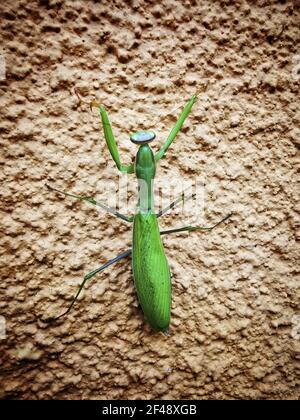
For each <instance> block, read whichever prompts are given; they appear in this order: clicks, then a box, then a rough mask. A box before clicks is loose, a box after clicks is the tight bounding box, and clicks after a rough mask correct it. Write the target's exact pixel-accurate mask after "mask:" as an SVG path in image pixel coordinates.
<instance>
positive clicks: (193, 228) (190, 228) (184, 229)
mask: <svg viewBox="0 0 300 420" xmlns="http://www.w3.org/2000/svg"><path fill="white" fill-rule="evenodd" d="M231 216H232V213H231V214H228V215H227V216H226V217H224V218H223V219H222V220H220V221H219V222H218V223H216V224H215V225H213V226H208V227H206V226H184V227H181V228H175V229H168V230H162V231H161V232H160V234H161V235H166V234H168V233H177V232H194V231H197V230H202V231H207V230H212V229H214V228H215V227H217V226H219V225H220V224H221V223H223V222H225V221H226V220H227V219H229V217H231Z"/></svg>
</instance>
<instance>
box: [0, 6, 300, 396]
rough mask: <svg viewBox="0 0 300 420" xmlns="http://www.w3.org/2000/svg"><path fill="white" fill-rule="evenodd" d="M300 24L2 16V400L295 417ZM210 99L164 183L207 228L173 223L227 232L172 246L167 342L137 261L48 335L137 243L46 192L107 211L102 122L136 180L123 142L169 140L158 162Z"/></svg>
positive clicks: (272, 15) (299, 355)
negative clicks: (188, 191)
mask: <svg viewBox="0 0 300 420" xmlns="http://www.w3.org/2000/svg"><path fill="white" fill-rule="evenodd" d="M298 6H299V3H298V2H297V1H281V2H276V1H257V2H246V1H234V2H231V1H230V2H229V1H223V2H220V1H208V0H205V1H201V2H200V1H193V0H190V1H171V0H167V1H162V2H156V1H145V2H143V1H136V0H133V1H129V2H120V1H115V2H110V1H98V2H96V1H46V0H45V1H14V0H10V1H7V2H1V5H0V13H1V24H0V26H1V33H0V37H1V48H2V49H1V62H0V64H1V69H0V70H1V71H2V73H1V80H0V92H1V98H0V101H1V123H0V132H1V156H0V158H1V164H2V170H1V175H0V176H1V190H0V194H1V286H0V287H1V303H0V304H1V309H0V315H1V316H2V318H1V325H2V327H1V328H2V330H1V334H2V335H1V340H0V352H1V367H0V375H1V381H0V390H1V391H0V393H1V396H2V398H21V399H29V398H34V399H43V398H44V399H48V398H63V399H82V398H87V399H97V398H101V399H107V398H114V399H116V398H121V399H131V398H133V399H140V398H154V399H167V398H170V399H196V398H204V399H211V398H223V399H230V398H233V399H241V398H251V399H257V398H263V399H273V398H276V399H287V398H299V359H300V308H299V244H298V243H297V242H296V241H297V235H298V239H299V183H298V189H297V182H298V181H299V175H298V174H297V167H298V168H299V137H300V130H299V122H300V110H299V82H300V74H299V72H300V47H299V26H300V25H299V24H300V19H299V8H298ZM74 88H76V89H77V92H78V93H79V94H80V96H81V98H82V100H81V101H80V100H79V98H78V96H77V95H76V94H75V93H74ZM196 92H197V93H198V97H199V99H198V101H197V103H196V104H195V105H194V108H193V111H192V112H191V115H190V117H189V118H188V120H187V121H186V124H185V126H184V129H183V130H182V132H181V133H180V134H179V135H178V137H177V138H176V140H175V141H174V143H173V145H172V146H171V148H170V149H169V151H168V153H167V156H166V158H165V159H163V160H162V161H161V163H160V165H159V168H158V171H157V179H158V180H159V182H160V183H161V185H162V190H163V189H164V188H167V186H168V185H170V184H171V182H173V183H174V182H175V184H178V183H179V181H182V180H186V181H188V180H192V181H195V180H197V179H198V180H199V179H200V180H201V181H202V182H204V183H205V190H204V202H203V204H204V205H203V207H201V210H203V211H199V212H198V213H196V215H195V214H194V216H191V217H190V216H187V215H186V214H185V213H182V212H180V211H178V212H177V213H176V212H174V211H173V212H170V213H168V215H166V216H165V217H163V218H162V219H160V223H161V226H162V228H168V227H180V226H183V225H184V224H186V223H187V222H188V223H190V222H192V223H195V221H196V222H197V223H199V224H204V225H207V224H211V223H214V222H216V221H218V220H219V219H220V218H222V217H223V216H225V215H226V214H228V213H231V212H233V216H232V217H231V219H230V220H229V221H227V222H226V223H225V224H224V225H223V226H219V227H218V228H216V229H215V230H214V231H212V232H210V233H195V232H194V233H190V234H187V233H182V234H174V235H170V236H165V237H164V239H163V241H164V245H165V249H166V254H167V257H168V260H169V263H170V267H171V271H172V276H173V277H172V284H173V303H172V322H171V332H170V336H166V335H164V334H163V333H153V332H152V331H151V329H150V328H149V327H148V326H147V324H146V323H145V321H144V319H143V315H142V312H141V310H140V308H139V306H138V303H137V298H136V295H135V291H134V286H133V281H132V274H131V267H130V261H129V260H128V259H127V260H126V261H125V260H124V261H123V262H119V263H118V264H116V265H115V266H113V267H111V268H110V269H107V270H106V271H105V272H103V273H102V274H100V275H98V276H97V277H96V278H94V279H93V280H92V281H91V282H90V284H89V285H88V287H87V288H86V290H85V291H84V293H83V295H82V297H81V299H80V300H79V302H78V303H77V305H76V306H75V307H74V310H73V312H71V313H70V314H69V316H68V317H66V318H65V319H61V320H60V321H59V322H57V323H56V324H50V325H49V324H47V323H45V322H44V321H45V320H46V319H47V318H48V317H50V316H53V315H55V314H56V315H58V314H60V313H61V312H62V311H63V310H64V309H65V308H66V307H67V305H68V303H69V302H70V299H71V297H72V296H73V295H74V293H75V291H76V288H77V287H78V285H79V284H80V282H81V281H82V279H83V276H84V274H86V273H87V272H88V271H90V270H92V269H94V268H97V267H98V266H99V265H101V263H104V262H105V261H106V260H108V259H110V258H113V257H114V256H116V255H117V254H118V253H121V252H122V251H124V250H126V249H127V248H128V247H129V246H130V242H131V231H130V228H131V226H130V225H129V224H126V223H125V222H123V221H121V220H119V219H117V218H115V217H114V216H111V215H109V214H107V213H105V212H104V211H102V210H97V209H95V208H94V207H93V206H92V205H89V204H87V203H84V202H76V201H74V200H72V199H71V198H63V197H61V196H59V195H58V194H55V193H54V192H50V191H48V190H47V189H46V187H45V184H46V183H48V184H50V185H52V186H54V187H56V188H60V189H63V190H65V191H69V192H70V191H72V192H75V193H78V194H84V195H88V196H93V197H95V198H97V199H98V200H104V201H105V202H107V199H108V198H109V196H110V193H109V191H108V189H107V186H108V185H111V188H116V189H117V187H118V185H119V182H120V178H119V175H118V172H117V169H116V167H115V165H114V164H113V162H112V160H111V159H110V156H109V153H108V151H107V147H106V145H105V141H104V137H103V134H102V131H101V126H100V121H99V117H98V115H97V111H96V110H93V111H92V112H91V111H90V109H89V105H88V104H89V102H90V101H91V100H92V99H93V98H96V99H97V100H98V101H100V102H101V103H103V104H104V105H105V106H106V108H107V110H108V112H109V115H110V119H111V122H112V125H113V128H114V134H115V136H116V138H117V139H118V143H119V147H120V153H121V156H122V160H123V161H124V163H126V164H128V163H130V162H131V160H132V159H133V157H134V154H135V152H136V146H135V145H133V144H131V143H130V140H129V137H128V134H129V133H131V132H132V131H135V130H137V129H138V128H140V127H142V128H151V129H155V131H156V133H157V139H156V140H155V142H154V143H153V148H154V149H155V150H157V148H158V147H159V146H160V145H162V144H163V142H164V140H165V139H166V136H167V135H168V133H169V131H170V130H171V128H172V126H173V125H174V123H175V121H176V116H177V115H178V114H179V112H180V109H181V108H182V107H183V106H184V104H185V102H186V101H187V100H188V98H189V97H190V96H191V95H192V94H194V93H196ZM174 108H176V109H175V110H174V111H172V110H173V109H174ZM170 111H172V113H171V114H170V115H167V114H168V113H169V112H170ZM135 192H136V181H135V179H134V178H132V177H130V179H129V193H130V195H131V196H132V197H133V198H134V197H135ZM120 210H121V209H120ZM4 324H5V325H6V331H4V326H5V325H4Z"/></svg>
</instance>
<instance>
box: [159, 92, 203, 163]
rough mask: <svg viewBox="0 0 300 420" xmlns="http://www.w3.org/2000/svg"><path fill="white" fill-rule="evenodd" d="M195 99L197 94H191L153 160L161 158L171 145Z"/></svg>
mask: <svg viewBox="0 0 300 420" xmlns="http://www.w3.org/2000/svg"><path fill="white" fill-rule="evenodd" d="M196 100H197V96H196V95H193V96H192V97H191V99H190V100H189V101H188V103H187V104H186V106H185V107H184V109H183V111H182V113H181V114H180V115H179V118H178V120H177V122H176V124H175V125H174V127H173V129H172V130H171V132H170V134H169V136H168V138H167V140H166V142H165V144H164V145H163V146H162V148H161V149H160V150H159V151H158V152H157V153H156V154H155V160H156V161H158V160H159V159H161V158H162V157H163V156H164V155H165V154H166V152H167V150H168V148H169V147H170V146H171V144H172V142H173V140H174V139H175V137H176V136H177V134H178V132H179V131H180V130H181V127H182V126H183V123H184V121H185V120H186V118H187V116H188V115H189V113H190V112H191V109H192V107H193V105H194V103H195V102H196Z"/></svg>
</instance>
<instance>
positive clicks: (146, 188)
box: [47, 95, 231, 332]
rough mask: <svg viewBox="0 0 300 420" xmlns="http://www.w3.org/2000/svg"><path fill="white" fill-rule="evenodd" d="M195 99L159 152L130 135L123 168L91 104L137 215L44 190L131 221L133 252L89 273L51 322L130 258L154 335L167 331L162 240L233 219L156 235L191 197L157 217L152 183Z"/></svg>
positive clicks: (147, 138) (147, 134)
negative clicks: (133, 194)
mask: <svg viewBox="0 0 300 420" xmlns="http://www.w3.org/2000/svg"><path fill="white" fill-rule="evenodd" d="M196 100H197V96H196V95H193V96H192V97H191V98H190V100H189V101H188V102H187V103H186V105H185V107H184V109H183V110H182V112H181V114H180V116H179V118H178V120H177V122H176V123H175V125H174V127H173V129H172V130H171V132H170V134H169V136H168V138H167V140H166V141H165V143H164V144H163V146H162V147H161V148H160V150H159V151H158V152H157V153H155V154H154V153H153V151H152V149H151V147H150V146H149V143H150V142H151V141H153V140H154V138H155V133H154V131H138V132H136V133H134V134H132V135H131V136H130V140H131V141H132V142H133V143H135V144H136V145H137V146H138V147H139V148H138V151H137V154H136V157H135V162H134V163H133V164H130V165H128V166H124V165H123V164H122V163H121V159H120V155H119V151H118V147H117V143H116V140H115V138H114V135H113V132H112V128H111V125H110V122H109V119H108V115H107V113H106V110H105V108H104V106H102V105H99V104H98V103H97V102H96V101H93V102H92V104H91V106H96V107H97V108H99V112H100V117H101V121H102V126H103V131H104V137H105V140H106V144H107V147H108V149H109V152H110V154H111V157H112V158H113V160H114V162H115V164H116V166H117V168H118V170H119V171H121V172H122V173H127V174H133V173H135V175H136V177H137V182H138V187H139V190H138V202H137V207H136V212H135V214H134V215H133V216H126V215H124V214H122V213H120V212H118V211H116V210H114V209H112V208H110V207H108V206H106V205H105V204H103V203H101V202H98V201H96V200H94V199H93V198H91V197H86V196H81V195H76V194H71V193H66V192H63V191H60V190H57V189H55V188H53V187H50V186H48V185H47V187H48V188H50V189H52V190H54V191H56V192H59V193H61V194H64V195H65V196H69V197H73V198H76V199H78V200H84V201H87V202H89V203H90V204H93V205H95V206H99V207H101V208H102V209H104V210H106V211H108V212H109V213H112V214H114V215H115V216H116V217H118V218H120V219H122V220H124V221H126V222H128V223H133V229H132V248H131V249H128V250H126V251H125V252H123V253H121V254H119V255H118V256H116V257H115V258H113V259H111V260H109V261H107V262H106V263H105V264H103V265H101V267H99V268H97V269H96V270H93V271H91V272H90V273H88V274H87V275H86V276H85V277H84V280H83V282H82V283H81V285H80V286H79V288H78V290H77V293H76V294H75V296H74V298H73V299H72V301H71V304H70V305H69V307H68V309H67V310H66V311H65V312H63V313H62V314H61V315H59V316H58V317H56V318H54V319H58V318H61V317H62V316H64V315H66V314H68V313H69V312H70V310H71V309H72V307H73V305H74V304H75V302H76V300H77V298H78V296H79V294H80V292H81V291H82V289H83V287H84V286H85V284H86V283H87V282H88V281H89V280H90V279H91V278H92V277H94V276H95V275H96V274H98V273H100V272H101V271H103V270H104V269H105V268H107V267H109V266H111V265H112V264H114V263H116V262H117V261H120V260H122V259H124V258H126V257H129V256H130V255H131V258H132V271H133V278H134V283H135V288H136V292H137V296H138V300H139V303H140V305H141V307H142V310H143V312H144V315H145V318H146V320H147V321H148V323H149V324H150V326H151V327H152V329H153V330H154V331H164V332H166V331H168V329H169V325H170V314H171V274H170V268H169V264H168V261H167V258H166V255H165V251H164V247H163V242H162V239H161V236H162V235H167V234H171V233H179V232H194V231H208V230H212V229H214V228H215V227H216V226H218V225H220V224H221V223H223V222H225V220H227V219H228V218H229V217H230V216H231V214H229V215H228V216H226V217H225V218H223V219H222V220H221V221H219V222H218V223H216V224H215V225H213V226H210V227H203V226H184V227H181V228H175V229H169V230H163V231H160V229H159V225H158V218H159V217H161V216H162V215H163V214H165V213H166V212H167V211H168V210H170V209H172V208H174V207H175V206H176V205H177V204H178V203H180V202H182V201H184V200H185V199H190V198H193V197H194V196H195V194H192V195H190V196H189V197H187V198H186V197H185V194H184V193H183V194H182V195H181V196H180V197H179V198H178V199H176V200H175V201H174V202H172V203H171V204H170V205H169V206H167V207H166V208H164V209H162V210H161V211H159V212H158V213H155V210H154V190H153V181H154V178H155V172H156V164H157V162H158V161H159V160H160V159H162V158H163V157H164V156H165V154H166V152H167V150H168V149H169V147H170V146H171V144H172V142H173V141H174V139H175V137H176V135H177V134H178V132H179V131H180V129H181V128H182V126H183V124H184V121H185V120H186V118H187V116H188V115H189V113H190V111H191V109H192V107H193V105H194V103H195V102H196Z"/></svg>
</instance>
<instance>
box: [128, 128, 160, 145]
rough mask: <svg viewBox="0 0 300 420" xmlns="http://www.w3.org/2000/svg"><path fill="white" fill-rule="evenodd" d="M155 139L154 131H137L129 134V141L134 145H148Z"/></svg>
mask: <svg viewBox="0 0 300 420" xmlns="http://www.w3.org/2000/svg"><path fill="white" fill-rule="evenodd" d="M155 137H156V135H155V133H154V131H137V132H136V133H134V134H131V136H130V140H131V141H132V143H135V144H143V143H149V142H150V141H152V140H154V139H155Z"/></svg>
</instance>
